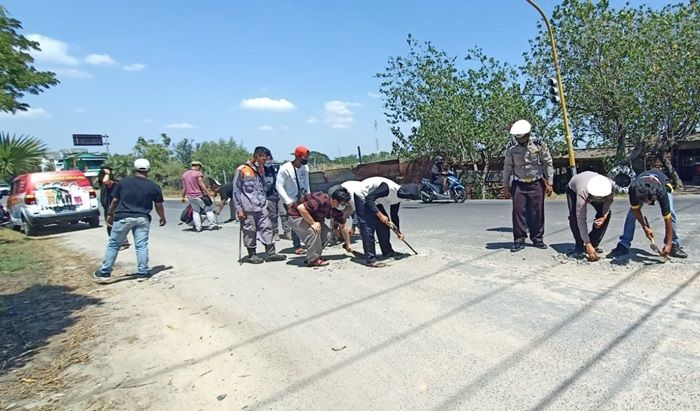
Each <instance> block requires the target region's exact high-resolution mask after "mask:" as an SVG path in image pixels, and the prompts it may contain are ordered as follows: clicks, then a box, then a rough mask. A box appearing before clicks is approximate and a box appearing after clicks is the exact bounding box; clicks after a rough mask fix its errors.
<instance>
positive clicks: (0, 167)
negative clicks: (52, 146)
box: [0, 132, 46, 179]
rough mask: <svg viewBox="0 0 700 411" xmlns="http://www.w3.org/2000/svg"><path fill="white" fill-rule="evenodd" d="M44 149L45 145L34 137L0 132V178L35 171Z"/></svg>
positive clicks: (8, 177)
mask: <svg viewBox="0 0 700 411" xmlns="http://www.w3.org/2000/svg"><path fill="white" fill-rule="evenodd" d="M45 151H46V146H45V145H44V143H43V142H42V141H41V140H39V139H38V138H36V137H29V136H23V135H20V136H17V135H14V134H13V135H10V134H8V133H2V132H0V178H3V179H10V178H11V177H14V176H16V175H17V174H21V173H24V172H28V171H36V170H37V169H38V167H39V163H40V162H41V157H42V156H43V155H44V152H45Z"/></svg>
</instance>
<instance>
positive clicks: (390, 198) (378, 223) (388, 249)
mask: <svg viewBox="0 0 700 411" xmlns="http://www.w3.org/2000/svg"><path fill="white" fill-rule="evenodd" d="M348 183H349V184H348ZM348 183H343V187H345V188H346V189H348V191H350V190H352V191H351V194H352V197H353V199H354V201H355V204H354V206H355V214H356V215H357V225H358V226H359V228H360V235H361V236H362V248H363V249H364V252H365V263H366V264H367V266H368V267H375V268H379V267H384V266H386V264H385V263H383V262H381V261H379V260H378V258H377V250H376V247H375V244H374V233H375V232H376V233H377V238H378V239H379V248H380V249H381V250H382V256H383V257H384V258H400V257H403V256H404V255H403V254H400V253H397V252H396V251H394V249H393V248H392V246H391V241H390V238H391V232H390V231H389V229H390V227H391V224H393V225H394V227H395V228H396V233H397V235H398V236H399V239H403V234H401V229H400V225H399V207H400V204H401V200H402V199H418V197H419V191H418V187H417V186H416V185H415V184H407V185H405V186H400V185H399V184H397V183H395V182H393V181H391V180H389V179H388V178H384V177H370V178H367V179H364V180H362V181H361V182H359V183H357V182H348Z"/></svg>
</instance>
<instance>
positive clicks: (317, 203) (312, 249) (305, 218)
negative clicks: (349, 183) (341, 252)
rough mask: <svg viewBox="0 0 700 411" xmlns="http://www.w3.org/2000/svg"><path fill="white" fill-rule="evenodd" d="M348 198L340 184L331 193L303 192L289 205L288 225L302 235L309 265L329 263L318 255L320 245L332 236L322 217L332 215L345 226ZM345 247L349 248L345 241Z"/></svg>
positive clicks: (348, 195) (346, 191) (326, 242)
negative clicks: (297, 199)
mask: <svg viewBox="0 0 700 411" xmlns="http://www.w3.org/2000/svg"><path fill="white" fill-rule="evenodd" d="M349 201H350V193H348V190H346V189H345V188H342V187H340V188H337V189H335V190H334V191H333V194H331V195H330V196H329V195H328V194H326V193H322V192H316V193H311V194H306V195H304V196H302V197H301V198H300V199H299V201H297V202H294V203H292V204H291V205H290V206H289V227H290V228H291V229H292V230H294V232H295V233H297V234H298V235H299V237H300V238H302V239H304V243H305V244H306V246H307V260H306V261H307V265H308V266H309V267H321V266H325V265H328V261H326V260H324V259H323V258H321V251H322V250H323V247H325V246H326V245H327V244H328V242H329V241H330V239H331V229H330V227H328V226H327V225H326V223H325V219H326V218H332V219H333V220H335V222H337V223H338V224H340V226H341V227H344V225H345V217H344V216H343V210H345V207H347V205H348V202H349ZM343 230H344V229H343ZM344 237H345V238H347V237H346V236H344ZM345 249H346V250H348V251H352V248H351V247H350V244H349V243H348V242H347V241H346V243H345Z"/></svg>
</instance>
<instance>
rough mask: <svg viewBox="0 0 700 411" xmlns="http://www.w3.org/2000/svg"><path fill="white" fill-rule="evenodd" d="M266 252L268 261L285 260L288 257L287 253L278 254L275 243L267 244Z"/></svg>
mask: <svg viewBox="0 0 700 411" xmlns="http://www.w3.org/2000/svg"><path fill="white" fill-rule="evenodd" d="M265 253H266V254H267V257H266V258H265V260H266V261H283V260H286V259H287V256H286V255H282V254H277V252H276V251H275V245H274V244H265Z"/></svg>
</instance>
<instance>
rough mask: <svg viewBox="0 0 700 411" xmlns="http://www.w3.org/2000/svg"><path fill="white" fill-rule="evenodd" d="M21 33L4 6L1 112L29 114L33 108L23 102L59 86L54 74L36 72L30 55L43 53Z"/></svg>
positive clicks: (0, 11) (1, 15) (0, 12)
mask: <svg viewBox="0 0 700 411" xmlns="http://www.w3.org/2000/svg"><path fill="white" fill-rule="evenodd" d="M21 29H22V24H21V23H20V22H19V20H16V19H13V18H11V17H10V16H9V15H8V14H7V10H6V9H5V8H4V7H3V6H2V5H0V112H11V113H14V112H16V111H26V110H27V109H28V108H29V104H27V103H24V102H22V101H21V99H22V97H24V95H25V94H26V93H29V94H39V93H41V92H43V91H44V90H45V89H48V88H49V87H51V86H55V85H56V84H58V83H59V81H58V80H57V79H56V75H55V74H54V73H52V72H50V71H38V70H37V69H36V68H34V66H33V65H32V63H33V62H34V59H33V58H32V56H31V55H29V52H30V51H33V50H39V43H37V42H34V41H31V40H29V39H27V38H26V37H24V36H22V35H21V34H19V30H21Z"/></svg>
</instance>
